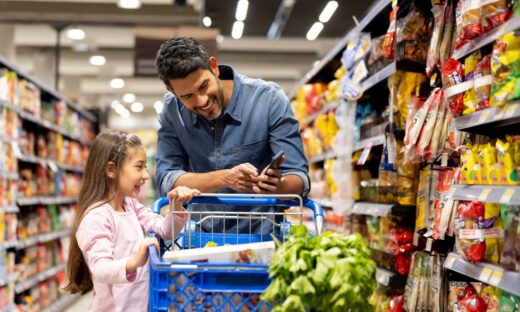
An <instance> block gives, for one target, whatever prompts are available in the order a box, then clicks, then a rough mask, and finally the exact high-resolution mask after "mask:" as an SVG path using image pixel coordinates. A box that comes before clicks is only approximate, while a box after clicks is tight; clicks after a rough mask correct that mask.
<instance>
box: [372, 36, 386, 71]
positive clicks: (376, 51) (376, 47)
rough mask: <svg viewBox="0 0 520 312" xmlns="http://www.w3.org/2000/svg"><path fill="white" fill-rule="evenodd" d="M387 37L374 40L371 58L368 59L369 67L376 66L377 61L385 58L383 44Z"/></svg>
mask: <svg viewBox="0 0 520 312" xmlns="http://www.w3.org/2000/svg"><path fill="white" fill-rule="evenodd" d="M385 36H386V35H382V36H379V37H376V38H374V39H372V48H371V50H370V56H369V58H368V65H369V66H370V65H372V64H374V63H375V62H376V61H377V60H379V59H380V58H382V57H384V55H383V53H384V50H383V48H382V47H383V42H384V40H385Z"/></svg>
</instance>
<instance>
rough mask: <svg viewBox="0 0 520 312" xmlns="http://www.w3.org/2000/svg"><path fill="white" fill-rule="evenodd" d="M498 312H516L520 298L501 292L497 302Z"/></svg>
mask: <svg viewBox="0 0 520 312" xmlns="http://www.w3.org/2000/svg"><path fill="white" fill-rule="evenodd" d="M498 304H499V307H500V308H499V310H500V312H518V310H519V307H520V297H518V296H515V295H513V294H510V293H508V292H507V291H502V294H501V295H500V301H499V303H498Z"/></svg>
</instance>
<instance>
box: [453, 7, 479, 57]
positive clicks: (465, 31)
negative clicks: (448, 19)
mask: <svg viewBox="0 0 520 312" xmlns="http://www.w3.org/2000/svg"><path fill="white" fill-rule="evenodd" d="M480 6H481V4H480V1H478V0H477V1H476V0H460V1H459V2H458V4H457V9H456V13H455V16H456V23H457V39H456V40H455V49H459V48H460V47H462V46H463V45H465V44H466V43H467V42H468V41H470V40H473V39H475V38H477V37H479V36H481V35H482V24H481V21H480V17H481V7H480Z"/></svg>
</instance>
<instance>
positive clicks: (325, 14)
mask: <svg viewBox="0 0 520 312" xmlns="http://www.w3.org/2000/svg"><path fill="white" fill-rule="evenodd" d="M337 8H338V2H337V1H329V3H327V5H326V6H325V8H323V11H321V14H320V18H319V20H320V22H322V23H326V22H328V21H329V20H330V18H331V17H332V14H334V12H335V11H336V9H337Z"/></svg>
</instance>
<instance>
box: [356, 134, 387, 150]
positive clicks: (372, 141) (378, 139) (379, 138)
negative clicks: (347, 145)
mask: <svg viewBox="0 0 520 312" xmlns="http://www.w3.org/2000/svg"><path fill="white" fill-rule="evenodd" d="M384 143H385V135H384V134H380V135H376V136H374V137H371V138H367V139H363V140H361V141H359V142H356V143H354V150H355V151H359V150H362V149H364V148H365V147H367V146H369V145H371V146H372V147H374V146H378V145H383V144H384Z"/></svg>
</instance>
